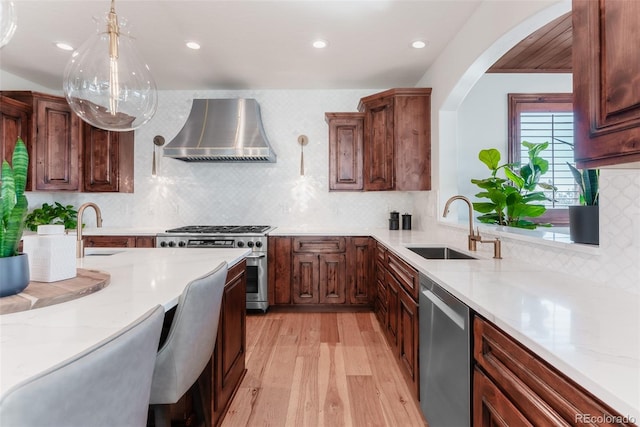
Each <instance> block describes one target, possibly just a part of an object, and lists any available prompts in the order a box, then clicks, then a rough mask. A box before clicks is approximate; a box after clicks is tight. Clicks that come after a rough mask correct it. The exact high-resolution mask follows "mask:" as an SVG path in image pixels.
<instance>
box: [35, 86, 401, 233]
mask: <svg viewBox="0 0 640 427" xmlns="http://www.w3.org/2000/svg"><path fill="white" fill-rule="evenodd" d="M379 91H380V89H371V90H332V91H327V90H286V91H285V90H259V91H162V92H160V94H159V105H158V112H157V114H156V115H155V117H154V118H153V119H152V120H151V121H150V122H149V123H148V124H147V125H145V126H143V127H142V128H141V129H139V130H137V131H136V135H135V192H134V193H133V194H96V193H94V194H84V193H31V194H30V195H29V204H30V207H31V208H34V207H39V206H40V205H41V204H42V203H44V202H47V203H51V202H52V201H54V200H55V201H60V202H63V203H65V204H66V203H70V204H73V205H75V206H79V205H80V204H82V203H84V202H86V201H95V202H96V203H98V205H99V206H100V208H101V210H102V211H103V216H104V226H105V227H157V228H170V227H174V226H183V225H188V224H267V225H276V226H296V227H302V226H306V227H310V228H314V227H326V226H329V227H385V226H386V225H387V224H388V222H387V220H388V218H389V212H390V211H392V210H397V211H400V212H408V211H410V209H411V206H412V197H411V194H410V193H396V192H384V193H381V192H366V193H358V192H342V193H340V192H331V193H330V192H329V191H328V166H327V165H328V150H329V149H328V127H327V124H326V123H325V120H324V114H325V112H330V111H357V107H358V101H359V100H360V98H361V97H363V96H367V95H371V94H373V93H376V92H379ZM238 97H244V98H255V99H256V100H257V101H258V103H259V104H260V107H261V112H262V120H263V124H264V128H265V132H266V134H267V136H268V138H269V140H270V143H271V145H272V146H273V148H274V149H275V151H276V153H277V155H278V161H277V163H273V164H271V163H251V164H248V163H186V162H182V161H180V160H175V159H170V158H162V157H161V150H158V151H157V152H156V155H157V156H159V157H158V158H159V174H158V176H157V177H155V178H154V177H152V176H151V162H152V155H153V149H154V145H153V138H154V136H156V135H162V136H164V138H165V140H166V142H167V143H168V142H169V141H171V139H172V138H173V137H174V136H175V135H176V134H177V133H178V131H180V129H181V128H182V125H183V124H184V122H185V121H186V119H187V116H188V115H189V112H190V110H191V101H192V99H194V98H238ZM301 134H304V135H307V136H308V137H309V144H308V145H307V146H306V147H304V161H305V176H304V177H302V176H300V154H301V153H300V146H299V145H298V142H297V140H298V136H299V135H301ZM86 217H87V218H86V223H87V225H91V224H92V221H94V220H93V217H92V215H90V214H89V215H87V216H86Z"/></svg>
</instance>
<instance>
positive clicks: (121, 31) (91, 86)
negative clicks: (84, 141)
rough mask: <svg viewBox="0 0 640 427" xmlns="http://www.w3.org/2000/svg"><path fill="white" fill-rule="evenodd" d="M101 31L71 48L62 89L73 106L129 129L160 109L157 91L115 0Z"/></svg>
mask: <svg viewBox="0 0 640 427" xmlns="http://www.w3.org/2000/svg"><path fill="white" fill-rule="evenodd" d="M94 20H95V21H96V23H97V24H98V30H97V33H96V34H95V35H94V36H93V37H91V38H90V39H89V40H87V41H86V42H85V43H84V44H83V45H82V46H80V48H78V49H77V50H76V51H75V52H73V54H72V56H71V59H70V60H69V63H68V64H67V67H66V69H65V71H64V82H63V88H64V94H65V97H66V98H67V101H68V102H69V105H70V106H71V108H72V109H73V111H74V112H75V113H76V114H77V115H78V116H80V117H81V118H82V119H83V120H84V121H86V122H87V123H89V124H91V125H92V126H95V127H97V128H101V129H106V130H111V131H129V130H133V129H137V128H139V127H140V126H142V125H143V124H145V123H147V122H148V121H149V120H151V118H152V117H153V115H154V114H155V112H156V108H157V105H158V94H157V90H156V84H155V82H154V80H153V77H152V76H151V72H150V71H149V67H148V66H147V64H145V63H144V61H143V60H142V59H141V57H140V55H139V54H138V53H137V51H136V49H135V46H134V45H133V40H132V38H131V36H130V35H129V29H128V28H127V21H126V19H124V18H121V19H120V20H118V16H117V15H116V11H115V0H111V10H110V11H109V12H108V13H107V14H106V15H105V18H103V19H96V18H94Z"/></svg>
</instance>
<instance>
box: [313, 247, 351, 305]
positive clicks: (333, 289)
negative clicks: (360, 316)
mask: <svg viewBox="0 0 640 427" xmlns="http://www.w3.org/2000/svg"><path fill="white" fill-rule="evenodd" d="M318 257H319V264H320V265H319V268H320V272H319V283H318V288H319V300H320V303H321V304H344V303H345V302H346V300H347V260H346V257H345V254H324V255H319V256H318Z"/></svg>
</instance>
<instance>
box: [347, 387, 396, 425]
mask: <svg viewBox="0 0 640 427" xmlns="http://www.w3.org/2000/svg"><path fill="white" fill-rule="evenodd" d="M347 383H348V385H349V398H350V401H351V402H352V403H351V414H352V416H353V419H354V420H355V423H354V426H362V427H378V426H379V427H384V426H386V425H387V423H386V422H385V418H384V416H383V413H382V408H381V407H380V400H379V399H378V390H377V388H376V384H375V380H374V379H373V377H372V376H370V375H348V376H347Z"/></svg>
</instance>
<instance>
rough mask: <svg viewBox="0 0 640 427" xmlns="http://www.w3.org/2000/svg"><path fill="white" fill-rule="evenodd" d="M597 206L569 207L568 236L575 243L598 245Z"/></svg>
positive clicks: (598, 221)
mask: <svg viewBox="0 0 640 427" xmlns="http://www.w3.org/2000/svg"><path fill="white" fill-rule="evenodd" d="M599 212H600V211H599V209H598V206H569V235H570V237H571V240H573V241H574V242H575V243H586V244H589V245H598V244H599V243H600V214H599Z"/></svg>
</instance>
